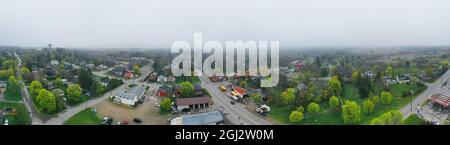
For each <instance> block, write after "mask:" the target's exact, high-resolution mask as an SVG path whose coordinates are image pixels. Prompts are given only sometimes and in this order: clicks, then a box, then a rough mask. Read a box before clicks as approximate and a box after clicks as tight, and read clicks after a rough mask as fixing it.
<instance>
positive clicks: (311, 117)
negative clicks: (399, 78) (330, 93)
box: [269, 84, 421, 125]
mask: <svg viewBox="0 0 450 145" xmlns="http://www.w3.org/2000/svg"><path fill="white" fill-rule="evenodd" d="M409 89H415V90H419V91H421V90H420V89H417V87H415V86H413V85H393V86H391V90H392V92H393V93H392V94H393V96H394V100H393V102H392V104H388V105H382V104H377V105H376V106H375V110H374V112H372V113H370V114H367V113H365V112H361V113H362V114H361V121H360V122H359V124H367V123H368V122H369V121H370V120H372V119H373V118H375V117H379V116H380V115H381V114H383V113H385V112H388V111H391V110H399V109H401V108H402V107H403V106H405V105H406V104H408V103H409V102H411V100H412V99H414V98H416V96H417V95H413V96H408V97H400V95H401V92H402V91H403V90H409ZM378 90H379V91H381V89H378ZM394 90H395V91H394ZM376 91H377V90H376ZM417 93H418V92H417ZM343 96H344V97H343V98H344V99H346V100H353V101H356V102H357V103H358V104H359V105H360V107H362V102H363V101H364V100H366V99H368V98H360V95H359V93H358V89H357V88H356V87H354V86H353V85H352V84H344V88H343ZM291 109H292V108H289V107H287V106H282V107H276V106H274V107H272V108H271V112H270V113H269V117H271V118H272V119H274V120H275V121H277V122H278V123H280V124H299V125H301V124H344V121H343V120H342V117H341V113H340V112H339V111H333V110H331V109H330V108H329V106H328V101H323V102H322V103H320V110H321V112H320V113H318V114H308V113H307V112H306V111H305V112H304V118H303V120H302V121H301V122H299V123H292V122H290V121H289V115H290V113H291V111H292V110H291Z"/></svg>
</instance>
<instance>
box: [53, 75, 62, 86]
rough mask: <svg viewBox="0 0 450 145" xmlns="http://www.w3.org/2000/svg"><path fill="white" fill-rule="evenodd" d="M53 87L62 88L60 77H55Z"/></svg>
mask: <svg viewBox="0 0 450 145" xmlns="http://www.w3.org/2000/svg"><path fill="white" fill-rule="evenodd" d="M55 86H56V87H58V88H62V87H63V82H62V79H61V78H60V77H57V78H56V79H55Z"/></svg>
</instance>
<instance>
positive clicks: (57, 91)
mask: <svg viewBox="0 0 450 145" xmlns="http://www.w3.org/2000/svg"><path fill="white" fill-rule="evenodd" d="M52 93H53V94H55V96H56V97H64V90H62V89H59V88H57V89H53V90H52Z"/></svg>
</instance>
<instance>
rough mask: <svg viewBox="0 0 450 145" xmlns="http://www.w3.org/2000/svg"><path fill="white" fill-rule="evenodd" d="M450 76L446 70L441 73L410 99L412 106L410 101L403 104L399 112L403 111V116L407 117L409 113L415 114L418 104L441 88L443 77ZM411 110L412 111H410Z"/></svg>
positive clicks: (449, 72)
mask: <svg viewBox="0 0 450 145" xmlns="http://www.w3.org/2000/svg"><path fill="white" fill-rule="evenodd" d="M448 77H450V71H447V72H446V73H445V74H444V75H442V76H441V77H440V78H439V79H437V80H436V81H435V82H433V83H427V84H426V85H427V89H426V90H425V91H423V92H422V93H420V94H419V96H417V97H416V98H415V99H414V100H413V101H412V107H411V103H408V105H406V106H404V107H403V108H402V109H400V112H402V113H403V117H404V118H407V117H408V116H409V115H411V114H416V113H417V109H418V106H420V105H421V104H422V103H425V102H426V101H427V100H428V98H429V97H430V96H431V95H433V94H434V93H435V92H436V91H438V90H439V89H441V82H442V81H443V80H444V79H447V78H448ZM411 110H412V112H411Z"/></svg>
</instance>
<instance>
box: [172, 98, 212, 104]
mask: <svg viewBox="0 0 450 145" xmlns="http://www.w3.org/2000/svg"><path fill="white" fill-rule="evenodd" d="M176 102H177V105H195V104H206V103H211V98H210V97H194V98H177V100H176Z"/></svg>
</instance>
